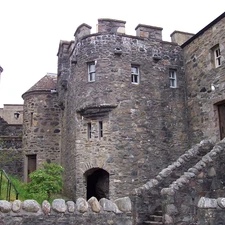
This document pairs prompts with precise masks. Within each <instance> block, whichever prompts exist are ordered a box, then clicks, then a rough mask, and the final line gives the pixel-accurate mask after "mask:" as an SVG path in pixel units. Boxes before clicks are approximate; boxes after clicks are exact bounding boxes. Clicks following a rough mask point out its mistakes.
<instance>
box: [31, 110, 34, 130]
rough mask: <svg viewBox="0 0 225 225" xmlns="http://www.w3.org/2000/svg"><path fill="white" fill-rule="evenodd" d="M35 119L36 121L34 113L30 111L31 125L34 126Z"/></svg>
mask: <svg viewBox="0 0 225 225" xmlns="http://www.w3.org/2000/svg"><path fill="white" fill-rule="evenodd" d="M33 121H34V113H33V112H32V113H30V126H31V127H32V126H33Z"/></svg>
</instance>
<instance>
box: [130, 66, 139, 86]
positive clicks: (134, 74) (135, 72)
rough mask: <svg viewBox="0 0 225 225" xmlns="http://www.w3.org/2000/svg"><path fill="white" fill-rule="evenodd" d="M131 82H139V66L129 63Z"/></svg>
mask: <svg viewBox="0 0 225 225" xmlns="http://www.w3.org/2000/svg"><path fill="white" fill-rule="evenodd" d="M131 83H132V84H139V83H140V72H139V66H136V65H131Z"/></svg>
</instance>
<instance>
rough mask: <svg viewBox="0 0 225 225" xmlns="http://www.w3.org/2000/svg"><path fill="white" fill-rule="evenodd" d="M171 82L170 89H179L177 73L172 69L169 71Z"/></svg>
mask: <svg viewBox="0 0 225 225" xmlns="http://www.w3.org/2000/svg"><path fill="white" fill-rule="evenodd" d="M169 81H170V88H177V71H176V70H173V69H170V70H169Z"/></svg>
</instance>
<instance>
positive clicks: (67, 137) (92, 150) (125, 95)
mask: <svg viewBox="0 0 225 225" xmlns="http://www.w3.org/2000/svg"><path fill="white" fill-rule="evenodd" d="M125 23H126V22H125V21H121V20H112V19H99V21H98V31H97V33H95V34H91V27H90V26H89V25H87V24H81V25H80V26H79V27H78V28H77V30H76V31H75V34H74V37H75V39H74V41H61V42H60V45H59V49H58V74H57V77H56V75H53V74H47V75H46V76H45V77H43V78H42V79H41V80H40V81H39V82H38V83H36V84H35V85H34V86H33V87H32V88H31V89H29V90H28V91H27V92H26V93H24V95H23V98H24V119H23V149H24V156H25V157H24V159H25V160H24V168H25V170H24V171H25V172H24V175H25V180H26V179H27V180H28V174H29V172H32V171H31V170H34V169H36V167H39V166H41V164H42V162H44V161H48V162H50V161H51V162H57V163H61V165H62V166H63V167H64V168H65V172H64V174H63V178H64V184H65V185H64V192H65V194H66V195H67V196H68V197H69V198H70V199H71V200H70V201H68V202H65V201H64V200H56V201H54V202H53V207H52V208H51V207H50V205H49V204H48V202H46V201H45V202H44V203H43V204H42V211H43V213H44V215H45V218H44V219H43V215H42V212H41V210H40V208H39V206H38V207H36V206H37V205H35V204H34V206H35V207H34V208H35V210H37V213H40V214H41V216H40V217H39V215H38V217H36V218H38V219H35V222H37V223H38V222H40V220H44V221H45V222H46V224H51V223H52V219H51V218H50V217H51V216H52V215H51V213H52V212H53V214H54V213H56V214H57V213H59V214H65V215H68V214H70V213H72V212H75V211H77V212H78V213H81V214H82V215H85V218H86V220H85V224H91V223H96V224H113V223H115V224H129V225H130V224H131V220H132V224H134V225H136V224H140V225H142V224H151V222H156V221H158V222H159V223H160V224H162V223H164V224H171V225H172V224H178V223H179V224H182V225H187V224H191V223H192V224H196V223H197V222H199V223H200V224H201V223H203V222H202V221H204V220H205V219H206V220H207V221H210V220H211V219H210V218H209V217H207V214H205V215H204V213H206V212H209V213H212V215H213V218H216V213H217V212H216V211H215V208H213V207H217V206H216V204H218V205H219V207H221V206H222V208H223V205H224V200H223V198H221V197H224V195H225V193H224V183H225V178H224V174H223V171H224V169H225V168H224V160H225V156H224V149H225V145H224V140H225V139H224V140H222V141H220V142H218V141H219V140H221V139H223V138H224V137H225V119H224V118H225V94H224V87H225V83H224V80H225V79H224V71H225V70H224V65H225V64H224V59H225V55H224V53H225V51H224V50H225V37H224V23H225V13H223V14H222V15H220V16H219V17H218V18H216V19H215V20H214V21H212V22H211V23H210V24H209V25H207V26H206V27H205V28H203V29H202V30H201V31H199V32H198V33H197V34H196V35H193V34H190V33H186V32H181V31H176V32H174V33H173V34H172V35H171V37H172V42H165V41H163V40H162V28H160V27H155V26H149V25H143V24H139V25H138V26H137V28H136V36H130V35H127V34H125ZM215 49H217V52H216V54H217V55H219V57H218V56H216V57H217V63H218V58H219V65H216V64H215V61H216V59H215V55H214V53H215ZM132 69H133V70H132ZM171 70H172V71H173V73H170V71H171ZM131 71H133V75H131V74H132V73H131ZM134 71H135V72H134ZM174 71H175V72H176V73H175V74H176V81H177V84H176V85H173V82H172V81H171V76H172V78H173V79H174V77H173V75H174ZM137 74H138V78H137V79H136V77H135V76H136V75H137ZM134 75H135V76H134ZM134 77H135V78H134ZM171 82H172V83H171ZM0 122H1V120H0ZM2 124H4V121H3V123H2ZM9 131H10V132H11V130H10V129H9ZM3 132H6V129H4V128H3V126H2V127H1V126H0V133H3ZM7 132H8V131H7ZM12 132H15V131H12ZM203 139H205V140H203ZM202 140H203V141H202ZM199 142H200V144H197V143H199ZM191 146H193V147H191ZM189 148H190V149H189ZM187 149H189V150H188V151H186V150H187ZM36 164H37V165H36ZM124 196H129V197H130V198H127V197H124ZM201 197H210V200H206V201H205V202H206V203H207V204H206V205H207V206H209V209H206V210H208V211H206V210H205V209H203V207H202V205H201V204H200V206H201V207H202V208H201V207H198V202H199V199H201ZM115 199H117V200H115ZM215 199H219V200H218V201H217V202H216V200H215ZM87 200H88V201H87ZM113 200H115V201H114V202H113ZM74 202H76V204H75V203H74ZM26 203H27V202H26ZM29 203H30V202H29ZM17 204H18V202H17V203H16V204H14V205H13V206H14V208H15V210H16V211H18V207H15V205H16V206H17ZM18 205H19V204H18ZM23 205H24V204H23ZM28 205H29V204H28ZM204 207H205V205H204ZM130 209H131V211H132V218H130V217H129V216H130V215H128V220H127V217H126V216H125V217H124V214H120V213H121V212H124V213H127V212H130ZM3 210H6V211H7V213H8V210H9V204H7V206H6V209H3ZM23 210H24V209H23ZM90 210H92V213H91V214H89V212H90ZM102 210H103V211H104V213H103V214H104V215H103V214H101V212H102ZM204 210H205V211H204ZM213 210H214V211H213ZM108 212H110V213H109V214H108ZM111 212H113V214H111ZM97 213H98V214H99V215H100V216H98V217H96V216H93V215H96V214H97ZM105 213H107V221H105V219H106V214H105ZM5 215H6V214H5ZM54 215H55V214H54ZM54 215H53V217H54ZM87 215H88V216H87ZM102 215H103V216H102ZM112 215H116V218H115V217H114V216H112ZM120 215H122V217H120ZM218 215H219V216H221V215H222V212H221V211H218ZM7 216H8V215H7ZM7 216H6V217H4V219H5V221H7V220H8V219H9V218H11V217H10V216H9V217H7ZM73 216H74V215H73ZM73 216H72V219H71V218H70V217H67V218H64V217H63V218H60V217H58V216H57V218H55V217H54V221H57V223H59V224H70V222H71V221H73V222H74V220H75V223H76V224H80V223H81V221H83V220H82V219H81V220H80V217H76V219H74V217H73ZM86 216H87V217H86ZM117 216H119V217H118V218H119V219H118V220H117ZM198 218H199V220H198ZM221 218H223V217H221ZM20 219H21V218H20ZM23 219H24V218H22V219H21V221H23ZM33 219H34V218H33V217H27V218H25V220H24V221H23V224H29V222H30V221H32V220H33ZM130 219H131V220H130ZM9 220H10V219H9ZM115 221H116V222H115ZM43 224H44V223H43ZM73 224H74V223H73Z"/></svg>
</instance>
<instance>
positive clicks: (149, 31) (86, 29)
mask: <svg viewBox="0 0 225 225" xmlns="http://www.w3.org/2000/svg"><path fill="white" fill-rule="evenodd" d="M125 24H126V21H123V20H115V19H98V24H97V26H96V33H108V34H126V33H125V30H126V27H125ZM91 28H92V27H91V26H89V25H88V24H86V23H83V24H81V25H80V26H79V27H78V28H77V29H76V31H75V33H74V36H75V40H77V39H80V38H82V37H85V36H87V35H90V34H91ZM135 30H136V36H137V37H141V38H151V39H157V40H162V30H163V28H161V27H156V26H150V25H144V24H138V25H137V27H136V28H135Z"/></svg>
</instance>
